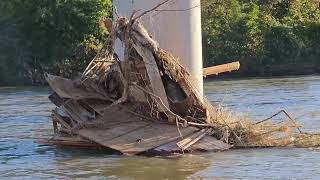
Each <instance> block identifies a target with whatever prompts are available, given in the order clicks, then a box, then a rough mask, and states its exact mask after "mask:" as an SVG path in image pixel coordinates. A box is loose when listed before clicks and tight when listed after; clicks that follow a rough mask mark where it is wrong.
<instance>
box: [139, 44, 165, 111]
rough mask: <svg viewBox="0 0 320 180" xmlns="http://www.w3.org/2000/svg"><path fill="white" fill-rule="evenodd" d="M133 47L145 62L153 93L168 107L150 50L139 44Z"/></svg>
mask: <svg viewBox="0 0 320 180" xmlns="http://www.w3.org/2000/svg"><path fill="white" fill-rule="evenodd" d="M133 47H134V48H135V49H136V51H137V52H138V53H139V54H140V56H141V57H142V59H143V61H144V63H145V66H146V69H147V72H148V76H149V80H150V83H151V87H152V91H153V93H154V94H155V95H157V96H158V97H160V99H161V100H162V101H163V104H164V105H165V106H167V107H168V108H169V102H168V98H167V94H166V91H165V88H164V85H163V82H162V79H161V76H160V72H159V69H158V65H157V63H156V60H155V59H154V56H153V54H152V52H151V51H150V50H149V49H147V48H145V47H143V46H141V45H136V44H134V45H133Z"/></svg>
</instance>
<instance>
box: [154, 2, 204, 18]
mask: <svg viewBox="0 0 320 180" xmlns="http://www.w3.org/2000/svg"><path fill="white" fill-rule="evenodd" d="M197 7H200V4H198V5H196V6H193V7H191V8H187V9H159V10H155V12H158V13H157V14H155V15H153V17H154V16H157V15H159V14H160V13H162V12H184V11H189V10H192V9H195V8H197Z"/></svg>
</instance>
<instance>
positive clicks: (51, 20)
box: [0, 0, 320, 85]
mask: <svg viewBox="0 0 320 180" xmlns="http://www.w3.org/2000/svg"><path fill="white" fill-rule="evenodd" d="M111 4H112V2H111V0H2V1H0V25H1V26H0V85H15V84H39V83H43V82H42V78H41V77H42V73H43V72H52V73H54V74H60V75H64V76H75V75H76V74H77V73H78V72H79V71H80V70H81V69H83V67H84V66H85V65H86V64H87V63H88V61H89V60H90V59H92V57H93V56H94V55H95V54H96V52H97V51H99V49H100V48H101V47H102V44H103V43H104V42H103V40H104V39H106V37H108V33H107V31H106V30H105V27H104V26H102V25H101V22H102V20H103V18H104V17H110V16H111V14H112V13H111V9H112V8H111V7H112V6H111ZM202 6H203V44H204V60H205V62H204V63H205V66H211V65H216V64H222V63H226V62H230V61H234V60H240V61H241V62H242V68H241V71H239V72H238V73H236V75H238V76H269V75H289V74H309V73H314V72H319V68H318V67H319V65H320V61H319V59H320V2H319V0H265V1H261V0H259V1H258V0H202Z"/></svg>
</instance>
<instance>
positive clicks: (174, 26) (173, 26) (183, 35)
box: [113, 0, 203, 94]
mask: <svg viewBox="0 0 320 180" xmlns="http://www.w3.org/2000/svg"><path fill="white" fill-rule="evenodd" d="M163 1H164V0H113V5H114V6H115V7H116V9H117V11H118V14H119V15H120V16H127V17H130V16H131V14H132V12H134V11H135V10H140V11H139V12H144V11H146V10H149V9H152V8H153V7H155V6H156V5H158V4H160V3H161V2H163ZM142 22H143V24H144V25H145V27H146V28H147V30H148V31H149V33H150V34H151V35H152V37H153V38H154V39H155V40H156V41H158V42H159V44H160V47H162V48H163V49H165V50H167V51H170V52H171V53H173V55H174V56H175V57H177V58H179V59H180V61H181V63H182V64H183V65H184V66H185V67H186V68H187V69H188V71H189V72H190V74H191V75H192V78H193V79H194V83H195V86H196V87H197V89H198V91H199V93H200V94H203V70H202V68H203V66H202V37H201V7H200V0H171V1H169V2H167V3H166V4H164V5H163V6H161V7H160V8H158V11H154V12H152V13H149V14H148V15H146V16H144V17H143V18H142ZM116 52H118V54H123V53H121V52H123V45H122V44H121V43H120V42H119V41H117V42H116ZM120 59H123V57H120Z"/></svg>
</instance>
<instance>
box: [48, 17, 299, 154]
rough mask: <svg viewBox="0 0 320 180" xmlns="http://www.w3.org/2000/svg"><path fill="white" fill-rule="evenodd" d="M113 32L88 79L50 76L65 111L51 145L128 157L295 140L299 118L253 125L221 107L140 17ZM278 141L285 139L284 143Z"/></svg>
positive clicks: (58, 112) (122, 21) (57, 116)
mask: <svg viewBox="0 0 320 180" xmlns="http://www.w3.org/2000/svg"><path fill="white" fill-rule="evenodd" d="M112 34H113V36H112V37H113V41H111V43H109V44H108V45H106V46H105V47H104V49H103V50H102V51H101V52H100V53H99V54H98V55H97V56H96V57H95V58H94V59H93V60H92V62H91V63H90V64H89V65H88V67H87V68H86V70H85V71H84V73H83V74H82V76H81V77H79V78H76V79H74V80H70V79H65V78H62V77H58V76H53V75H49V74H47V75H46V80H47V81H48V83H49V85H50V86H51V88H52V89H53V91H54V93H53V94H52V95H51V96H50V97H49V99H50V100H51V101H52V102H53V103H54V104H55V105H56V106H57V108H56V109H55V110H53V112H52V119H53V128H54V131H55V133H56V136H55V137H53V138H52V139H50V140H49V141H47V143H50V144H58V145H69V146H85V147H87V146H94V147H98V146H99V147H105V148H110V149H112V150H116V151H118V152H121V153H124V154H141V153H145V152H155V153H162V154H163V153H173V152H189V151H196V150H201V151H222V150H227V149H229V148H231V147H233V146H235V147H261V146H279V144H284V142H282V141H287V140H288V139H290V141H288V142H286V143H290V142H291V143H292V141H291V139H292V137H293V131H294V132H296V131H295V129H297V124H296V123H295V122H294V120H293V119H292V118H290V119H291V121H290V122H291V124H290V126H289V125H288V123H285V124H274V123H271V122H270V121H269V119H268V120H265V121H263V122H259V123H253V122H251V121H249V120H247V119H246V118H245V117H244V116H233V115H232V114H230V112H226V111H224V110H223V108H220V107H219V106H213V105H212V104H211V103H210V102H209V101H208V100H207V99H206V98H205V97H203V96H202V95H201V94H200V93H199V92H198V91H197V89H196V88H195V87H193V83H192V82H193V81H192V78H191V77H190V74H189V73H188V72H187V70H186V69H185V68H184V67H183V66H182V65H181V64H180V63H179V61H178V59H176V58H175V57H174V56H173V55H172V54H170V53H169V52H167V51H165V50H163V49H161V48H160V47H159V45H158V43H157V42H156V41H154V40H153V39H152V38H151V37H150V36H149V34H148V32H147V31H146V29H145V28H144V27H143V25H142V24H141V23H140V22H139V20H138V18H134V17H133V16H132V17H131V18H130V19H127V18H126V17H119V18H118V19H117V20H116V21H115V22H114V23H113V30H112ZM116 38H118V39H120V40H121V41H122V42H123V44H124V47H125V50H124V60H123V61H120V60H119V59H118V55H117V54H115V53H114V48H113V42H114V40H115V39H116ZM228 69H229V70H230V68H228ZM219 73H221V72H220V71H219ZM288 132H290V133H288ZM291 132H292V133H291ZM274 137H279V139H278V140H277V142H276V140H274V139H272V138H274ZM278 141H279V142H278Z"/></svg>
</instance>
